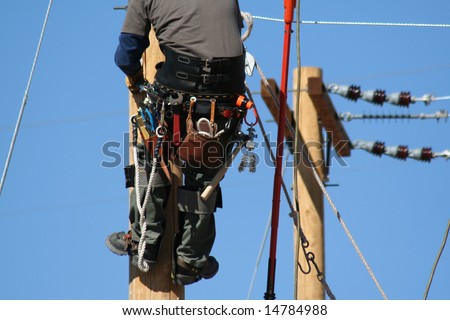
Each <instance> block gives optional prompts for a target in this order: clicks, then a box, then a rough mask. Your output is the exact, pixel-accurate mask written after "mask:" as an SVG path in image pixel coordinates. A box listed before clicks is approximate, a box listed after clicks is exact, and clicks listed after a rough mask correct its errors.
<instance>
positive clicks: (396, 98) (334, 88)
mask: <svg viewBox="0 0 450 320" xmlns="http://www.w3.org/2000/svg"><path fill="white" fill-rule="evenodd" d="M327 91H328V92H330V93H333V94H337V95H340V96H341V97H344V98H347V99H348V100H351V101H357V100H358V99H362V100H365V101H367V102H370V103H373V104H375V105H380V106H382V105H383V103H385V102H387V103H390V104H393V105H395V106H399V107H405V108H408V107H409V105H410V104H412V103H416V102H423V103H424V104H425V105H426V106H428V105H430V104H431V103H432V102H435V101H444V100H450V96H443V97H436V96H434V95H432V94H430V93H427V94H424V95H422V96H421V97H415V96H412V95H411V92H410V91H402V92H396V93H391V94H386V90H380V89H377V90H365V91H363V90H361V87H360V86H357V85H339V84H335V83H332V84H329V85H327Z"/></svg>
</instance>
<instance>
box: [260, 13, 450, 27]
mask: <svg viewBox="0 0 450 320" xmlns="http://www.w3.org/2000/svg"><path fill="white" fill-rule="evenodd" d="M253 18H254V19H258V20H265V21H273V22H284V20H283V19H279V18H271V17H264V16H253ZM294 22H295V23H296V21H294ZM300 24H313V25H338V26H367V27H416V28H450V24H445V23H410V22H407V23H401V22H364V21H318V20H316V21H313V20H302V21H300Z"/></svg>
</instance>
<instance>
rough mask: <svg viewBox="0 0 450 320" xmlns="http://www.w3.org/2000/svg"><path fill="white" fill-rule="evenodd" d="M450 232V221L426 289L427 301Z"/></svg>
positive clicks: (425, 296) (424, 297)
mask: <svg viewBox="0 0 450 320" xmlns="http://www.w3.org/2000/svg"><path fill="white" fill-rule="evenodd" d="M449 231H450V220H449V221H448V224H447V230H446V231H445V235H444V240H443V241H442V244H441V248H440V249H439V253H438V255H437V257H436V260H435V261H434V265H433V269H432V270H431V275H430V279H429V280H428V284H427V288H426V289H425V294H424V296H423V299H424V300H427V297H428V292H429V291H430V286H431V282H432V281H433V278H434V272H435V271H436V267H437V264H438V263H439V259H440V258H441V255H442V251H444V247H445V244H446V243H447V238H448V233H449Z"/></svg>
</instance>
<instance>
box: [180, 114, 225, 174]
mask: <svg viewBox="0 0 450 320" xmlns="http://www.w3.org/2000/svg"><path fill="white" fill-rule="evenodd" d="M177 153H178V156H179V157H180V159H181V160H183V161H186V162H187V163H188V164H189V166H191V167H194V168H200V167H208V168H212V169H215V168H218V167H220V166H221V165H222V163H223V156H224V150H223V146H222V144H221V143H220V142H219V137H217V136H208V135H205V134H202V133H199V132H198V131H197V130H196V129H195V128H194V123H193V121H192V118H188V120H187V122H186V137H185V138H184V139H183V142H182V143H181V145H180V147H179V148H178V150H177Z"/></svg>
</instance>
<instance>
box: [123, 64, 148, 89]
mask: <svg viewBox="0 0 450 320" xmlns="http://www.w3.org/2000/svg"><path fill="white" fill-rule="evenodd" d="M145 82H146V80H145V78H144V70H143V68H142V67H141V68H140V69H139V71H138V72H136V74H134V75H132V76H128V75H127V77H126V79H125V83H126V84H127V87H128V89H129V90H130V91H131V93H133V94H137V93H139V92H140V89H139V86H140V85H141V84H144V83H145Z"/></svg>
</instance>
